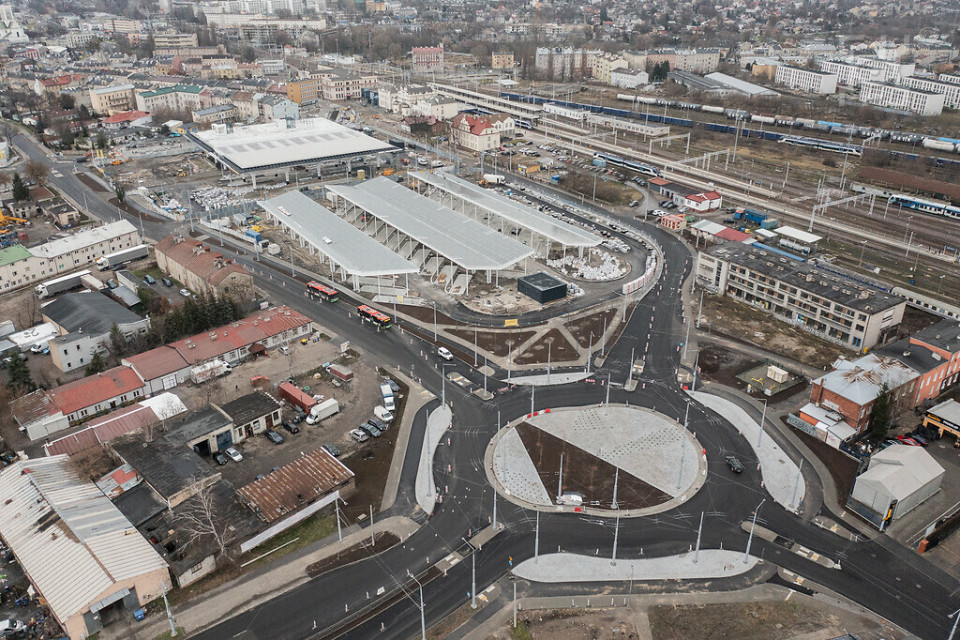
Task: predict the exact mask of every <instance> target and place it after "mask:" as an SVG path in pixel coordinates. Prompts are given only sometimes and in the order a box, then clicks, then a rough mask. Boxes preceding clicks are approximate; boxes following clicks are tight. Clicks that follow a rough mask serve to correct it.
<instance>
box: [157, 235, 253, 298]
mask: <svg viewBox="0 0 960 640" xmlns="http://www.w3.org/2000/svg"><path fill="white" fill-rule="evenodd" d="M154 250H155V251H156V252H157V253H162V254H164V255H165V256H167V259H168V260H172V261H173V262H176V263H177V264H179V265H182V266H183V267H184V268H185V269H186V270H187V271H189V272H191V273H193V274H196V275H197V276H198V277H199V278H202V279H203V280H206V281H207V282H209V283H210V284H212V285H214V286H216V285H218V284H219V283H221V282H223V280H224V279H225V278H226V277H227V276H229V275H230V274H232V273H240V274H245V273H246V271H245V270H244V268H243V267H241V266H240V265H239V264H237V263H236V262H234V261H233V260H230V259H229V258H224V257H223V254H222V253H220V252H218V251H212V250H211V249H210V247H207V246H204V244H203V243H202V242H198V241H196V240H194V239H193V238H186V237H183V236H179V237H178V236H174V235H169V236H167V237H166V238H164V239H163V240H161V241H160V242H158V243H157V244H156V246H155V247H154Z"/></svg>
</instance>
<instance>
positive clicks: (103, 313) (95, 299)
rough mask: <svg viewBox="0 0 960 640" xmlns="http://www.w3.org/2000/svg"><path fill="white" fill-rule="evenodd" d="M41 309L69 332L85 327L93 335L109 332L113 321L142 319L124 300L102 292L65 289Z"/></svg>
mask: <svg viewBox="0 0 960 640" xmlns="http://www.w3.org/2000/svg"><path fill="white" fill-rule="evenodd" d="M40 313H41V314H42V315H44V316H46V317H47V318H50V320H51V321H52V322H54V323H56V324H58V325H59V326H61V327H63V328H64V329H66V330H67V331H69V332H70V333H74V332H78V331H83V333H86V334H90V335H102V334H104V333H109V332H110V329H111V328H112V327H113V325H115V324H116V325H125V324H131V323H134V322H139V321H140V320H142V318H141V317H140V316H138V315H137V314H135V313H134V312H133V311H130V310H129V309H127V308H126V307H124V306H123V305H122V304H119V303H117V302H114V301H113V300H111V299H110V298H108V297H107V296H105V295H103V294H101V293H93V292H90V293H65V294H63V295H62V296H60V297H58V298H57V299H56V300H54V301H53V302H51V303H50V304H47V305H44V306H43V307H41V309H40Z"/></svg>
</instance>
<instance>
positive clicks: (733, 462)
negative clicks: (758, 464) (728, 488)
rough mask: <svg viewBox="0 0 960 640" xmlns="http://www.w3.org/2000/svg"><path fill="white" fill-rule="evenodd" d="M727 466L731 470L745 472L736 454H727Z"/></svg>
mask: <svg viewBox="0 0 960 640" xmlns="http://www.w3.org/2000/svg"><path fill="white" fill-rule="evenodd" d="M725 459H726V461H727V466H728V467H730V471H733V472H734V473H743V464H742V463H741V462H740V461H739V460H737V457H736V456H727V457H726V458H725Z"/></svg>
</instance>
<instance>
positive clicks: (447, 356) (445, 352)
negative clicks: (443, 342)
mask: <svg viewBox="0 0 960 640" xmlns="http://www.w3.org/2000/svg"><path fill="white" fill-rule="evenodd" d="M437 355H438V356H440V357H441V358H443V359H444V360H453V354H452V353H450V350H449V349H447V348H446V347H440V348H439V349H437Z"/></svg>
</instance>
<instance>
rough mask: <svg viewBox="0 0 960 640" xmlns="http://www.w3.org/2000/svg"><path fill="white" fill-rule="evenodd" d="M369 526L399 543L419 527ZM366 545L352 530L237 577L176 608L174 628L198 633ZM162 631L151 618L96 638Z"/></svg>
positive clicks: (160, 621) (145, 637)
mask: <svg viewBox="0 0 960 640" xmlns="http://www.w3.org/2000/svg"><path fill="white" fill-rule="evenodd" d="M373 526H374V530H375V531H377V532H384V531H390V532H392V533H394V534H396V535H397V536H398V537H399V538H400V539H401V540H405V539H406V538H408V537H409V536H410V535H412V534H413V533H414V532H415V531H416V530H417V529H419V528H420V525H418V524H417V523H416V522H414V521H413V520H410V519H409V518H404V517H400V516H395V517H392V518H387V519H385V520H383V521H382V522H376V521H375V522H374V524H373ZM369 541H370V529H369V527H368V528H365V529H356V530H354V531H353V532H352V533H350V534H349V535H345V536H343V542H342V543H338V541H337V536H336V535H333V536H331V537H330V538H327V539H326V540H323V541H321V542H319V543H318V544H317V547H316V548H314V549H313V550H310V551H307V552H306V553H294V554H291V555H290V556H289V557H286V558H284V559H283V560H280V561H279V562H276V563H274V564H271V565H268V566H266V567H265V568H264V569H262V570H258V571H256V572H254V573H252V574H251V573H248V574H245V575H243V576H240V577H239V578H237V579H235V580H232V581H230V582H227V583H225V584H223V585H221V586H219V587H216V588H215V589H212V590H211V591H209V592H208V593H205V594H204V595H202V596H199V597H197V598H194V599H192V600H190V601H189V602H187V603H185V604H183V605H180V606H178V607H175V608H174V611H173V615H174V619H175V620H176V624H177V626H178V627H181V628H182V629H183V630H184V631H185V632H186V634H187V635H190V634H191V633H196V632H198V631H201V630H203V629H204V628H206V627H209V626H212V625H214V624H216V623H218V622H220V621H221V620H225V619H226V618H229V617H231V616H234V615H236V614H237V613H240V612H241V611H246V610H249V609H252V608H253V607H255V606H257V605H259V604H262V603H264V602H266V601H267V600H269V599H271V598H274V597H276V596H278V595H280V594H283V593H286V592H288V591H291V590H292V589H295V588H297V587H298V586H300V585H302V584H303V583H305V582H307V581H308V580H309V579H310V578H309V576H307V573H306V569H307V567H308V566H310V565H311V564H313V563H315V562H318V561H320V560H323V559H324V558H328V557H330V556H332V555H335V554H336V553H337V551H338V550H341V549H346V548H348V547H350V546H353V545H355V544H360V543H364V542H366V543H369ZM125 619H126V618H125ZM165 631H169V625H168V622H167V619H166V616H164V615H162V614H161V615H157V614H154V615H152V616H150V617H149V618H148V619H147V620H145V621H144V622H140V623H136V622H133V623H131V624H124V623H123V622H117V623H114V624H112V625H110V626H108V627H105V628H104V629H103V631H101V632H100V634H99V636H97V637H98V638H99V640H151V639H153V638H156V637H157V636H159V635H160V634H162V633H164V632H165Z"/></svg>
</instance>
